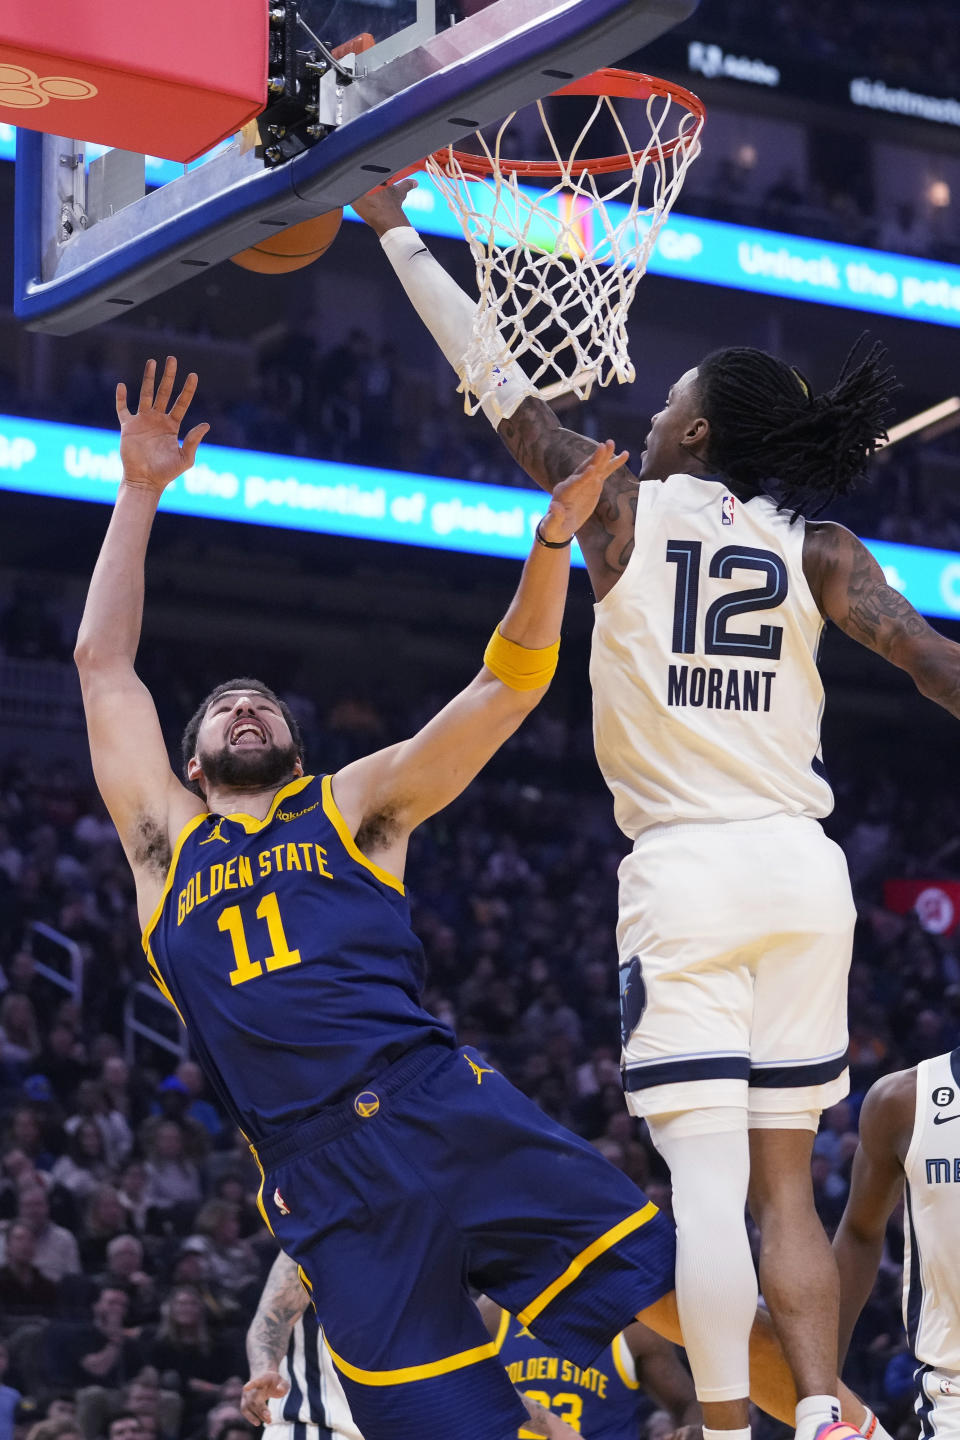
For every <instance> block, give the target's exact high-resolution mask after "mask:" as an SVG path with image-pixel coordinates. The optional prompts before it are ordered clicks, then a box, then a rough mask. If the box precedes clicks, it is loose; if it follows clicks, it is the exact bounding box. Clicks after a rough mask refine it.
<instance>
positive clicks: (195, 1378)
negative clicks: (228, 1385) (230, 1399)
mask: <svg viewBox="0 0 960 1440" xmlns="http://www.w3.org/2000/svg"><path fill="white" fill-rule="evenodd" d="M146 1352H147V1359H148V1360H149V1363H150V1364H151V1365H152V1366H154V1368H155V1369H156V1370H157V1371H158V1372H159V1373H160V1375H161V1377H162V1378H163V1379H164V1382H165V1383H172V1382H173V1380H174V1377H175V1378H176V1387H177V1389H178V1390H179V1392H180V1394H181V1395H182V1396H183V1400H184V1420H183V1424H184V1428H185V1429H187V1430H189V1429H190V1428H191V1426H192V1424H194V1423H195V1422H196V1421H197V1420H198V1419H199V1418H200V1417H201V1416H203V1415H204V1414H205V1413H206V1412H207V1411H208V1410H209V1409H210V1407H211V1406H212V1405H214V1404H215V1403H216V1401H217V1400H219V1399H220V1392H221V1389H222V1387H223V1384H224V1382H225V1380H226V1379H227V1378H228V1377H229V1376H230V1375H235V1374H239V1372H240V1370H241V1369H242V1368H243V1367H242V1362H241V1360H240V1357H239V1354H238V1353H237V1349H236V1346H235V1345H234V1346H230V1345H229V1344H227V1345H225V1344H224V1343H222V1342H220V1341H217V1340H216V1339H215V1338H214V1337H213V1336H212V1335H211V1332H210V1327H209V1325H208V1323H207V1318H206V1316H205V1314H204V1308H203V1304H202V1303H201V1300H200V1297H199V1295H198V1294H197V1292H196V1291H195V1290H193V1289H191V1288H190V1287H189V1286H185V1285H181V1286H178V1287H177V1288H176V1289H175V1290H174V1291H173V1293H172V1294H171V1295H170V1298H169V1299H168V1300H167V1301H165V1303H164V1305H163V1308H162V1319H161V1322H160V1325H159V1327H158V1328H157V1331H156V1333H155V1334H154V1336H153V1338H152V1339H151V1340H149V1341H148V1342H147V1345H146Z"/></svg>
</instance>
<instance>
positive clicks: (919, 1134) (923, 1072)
mask: <svg viewBox="0 0 960 1440" xmlns="http://www.w3.org/2000/svg"><path fill="white" fill-rule="evenodd" d="M931 1064H932V1061H931V1060H921V1061H919V1062H918V1064H917V1073H916V1077H915V1081H914V1083H915V1085H916V1087H917V1088H916V1093H915V1095H914V1098H913V1129H912V1130H911V1132H910V1144H909V1145H908V1146H907V1153H906V1154H905V1155H904V1157H903V1173H904V1176H905V1177H906V1179H907V1183H908V1184H909V1180H910V1166H911V1165H912V1164H913V1161H914V1160H915V1159H916V1152H917V1151H918V1150H919V1149H920V1142H921V1140H922V1139H923V1132H924V1129H925V1127H926V1119H927V1117H926V1102H925V1101H924V1102H923V1103H921V1100H920V1096H921V1093H926V1090H928V1089H929V1075H930V1066H931ZM921 1082H922V1085H923V1092H921Z"/></svg>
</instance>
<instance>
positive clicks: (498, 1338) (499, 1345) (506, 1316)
mask: <svg viewBox="0 0 960 1440" xmlns="http://www.w3.org/2000/svg"><path fill="white" fill-rule="evenodd" d="M511 1318H512V1317H511V1315H510V1312H509V1310H504V1309H503V1308H502V1307H501V1310H500V1319H499V1321H498V1322H497V1333H496V1335H495V1336H494V1337H493V1345H494V1350H495V1352H496V1354H497V1355H499V1354H500V1351H501V1350H502V1349H503V1342H504V1340H506V1338H507V1331H508V1330H509V1329H510V1320H511Z"/></svg>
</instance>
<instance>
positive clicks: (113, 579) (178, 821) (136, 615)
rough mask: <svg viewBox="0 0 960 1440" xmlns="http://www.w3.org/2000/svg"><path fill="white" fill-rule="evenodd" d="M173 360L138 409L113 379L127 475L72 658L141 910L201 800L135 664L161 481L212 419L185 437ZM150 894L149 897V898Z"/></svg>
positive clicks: (188, 387)
mask: <svg viewBox="0 0 960 1440" xmlns="http://www.w3.org/2000/svg"><path fill="white" fill-rule="evenodd" d="M176 375H177V362H176V360H174V359H173V358H172V357H171V358H169V359H168V360H167V362H166V365H165V366H164V370H163V375H162V377H161V379H160V384H159V385H158V386H157V387H156V393H154V382H155V379H156V364H155V362H154V361H153V360H149V361H148V362H147V366H146V369H145V370H144V374H143V382H142V384H141V387H140V398H139V403H138V405H137V409H136V411H135V412H134V413H131V411H130V410H129V409H128V408H127V392H126V386H124V385H122V384H121V385H118V386H117V416H118V419H119V420H120V458H121V461H122V463H123V476H122V479H121V482H120V491H119V494H118V496H117V502H116V505H115V506H114V510H113V515H112V516H111V519H110V524H109V526H108V528H107V534H106V538H105V539H104V542H103V546H102V548H101V551H100V555H99V558H98V560H97V563H96V567H95V569H94V572H93V578H92V579H91V581H90V589H89V591H88V593H87V602H86V605H85V607H84V612H83V619H82V620H81V622H80V633H79V635H78V636H77V645H76V650H75V652H74V658H75V660H76V663H77V669H78V670H79V672H80V685H81V689H82V691H83V705H84V710H85V712H86V718H87V733H88V736H89V741H90V755H91V759H92V761H93V773H94V775H95V777H96V781H97V785H98V786H99V789H100V794H101V795H102V796H103V800H104V803H105V804H106V807H107V809H108V810H109V812H110V816H111V818H112V820H113V822H114V824H115V825H116V827H117V830H118V831H119V834H120V840H121V842H122V844H123V848H124V850H125V851H126V854H127V858H128V859H129V861H130V864H131V866H132V867H133V871H134V875H135V876H136V878H137V891H138V899H139V901H140V909H141V915H143V914H144V912H146V913H147V914H149V912H150V911H151V910H152V908H153V904H154V903H156V897H157V896H158V895H159V887H162V885H163V881H164V877H165V875H166V870H167V866H168V864H169V861H170V836H171V833H175V832H178V831H179V830H180V828H181V827H182V826H183V825H184V824H185V823H186V821H187V819H189V817H190V815H191V814H195V813H196V812H197V810H198V809H200V808H202V807H201V804H200V801H199V800H198V798H197V797H196V796H195V795H192V794H191V793H190V791H188V790H187V789H186V788H185V787H184V786H182V785H181V784H180V782H179V781H178V780H177V778H176V776H175V775H174V774H173V771H172V770H171V768H170V764H169V761H168V759H167V748H166V745H165V743H164V739H163V735H162V733H161V730H160V723H159V720H158V719H157V712H156V707H155V705H154V703H153V700H152V698H151V696H150V693H149V691H148V690H147V689H146V687H145V686H144V685H143V683H142V682H141V680H140V679H139V678H138V676H137V674H136V671H135V670H134V661H135V659H136V653H137V647H138V645H139V643H140V627H141V623H142V619H143V593H144V575H143V567H144V557H145V555H146V550H147V542H148V540H149V538H150V531H151V528H152V526H153V519H154V515H155V514H156V509H157V503H158V501H159V499H160V496H161V495H162V494H163V491H164V489H165V488H166V487H167V485H169V484H170V483H171V481H173V480H175V479H176V477H177V476H178V475H182V474H183V472H184V471H185V470H189V468H190V466H191V465H192V464H193V463H194V460H195V458H196V453H197V446H198V445H199V444H200V441H201V440H202V439H203V437H204V435H205V434H206V432H207V430H208V429H209V426H207V425H196V426H194V428H193V429H192V430H191V431H190V433H189V434H188V435H187V437H186V439H185V440H184V442H183V444H182V445H181V444H180V442H179V439H178V436H179V432H180V426H181V424H182V422H183V418H184V416H185V415H186V413H187V410H188V409H189V407H190V402H191V400H192V399H193V394H194V391H195V390H196V387H197V377H196V375H188V376H187V379H186V382H185V384H184V386H183V389H182V390H181V391H180V394H179V395H178V396H177V398H176V400H175V401H174V403H173V404H172V406H170V409H169V411H168V409H167V407H168V405H170V399H171V396H172V394H173V387H174V381H175V380H176ZM151 902H152V903H151Z"/></svg>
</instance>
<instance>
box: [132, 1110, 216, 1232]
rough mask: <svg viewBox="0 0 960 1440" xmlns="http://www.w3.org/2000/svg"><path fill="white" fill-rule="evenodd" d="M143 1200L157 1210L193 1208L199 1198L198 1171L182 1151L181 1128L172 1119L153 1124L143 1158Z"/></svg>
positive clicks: (200, 1193) (200, 1198)
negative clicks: (148, 1147)
mask: <svg viewBox="0 0 960 1440" xmlns="http://www.w3.org/2000/svg"><path fill="white" fill-rule="evenodd" d="M146 1171H147V1184H146V1192H145V1195H146V1200H147V1203H148V1204H149V1205H152V1206H154V1207H155V1208H156V1209H157V1210H172V1209H173V1208H174V1207H181V1208H190V1207H192V1208H193V1209H196V1207H197V1206H198V1205H199V1204H200V1201H201V1200H202V1198H203V1190H202V1186H201V1183H200V1171H199V1170H198V1168H197V1166H196V1165H195V1164H194V1162H193V1161H192V1160H188V1159H187V1157H186V1155H185V1153H184V1141H183V1131H182V1129H181V1127H180V1126H179V1125H178V1124H177V1123H176V1122H175V1121H173V1120H163V1121H161V1122H160V1124H159V1125H157V1126H156V1128H155V1129H154V1132H153V1138H152V1142H151V1145H150V1158H149V1159H148V1161H147V1166H146Z"/></svg>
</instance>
